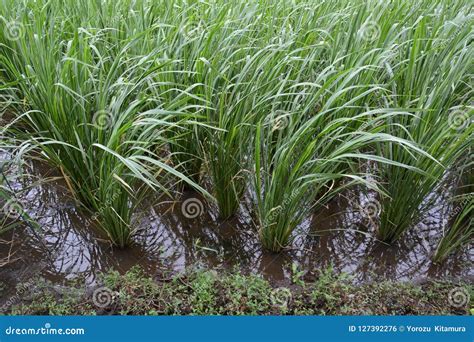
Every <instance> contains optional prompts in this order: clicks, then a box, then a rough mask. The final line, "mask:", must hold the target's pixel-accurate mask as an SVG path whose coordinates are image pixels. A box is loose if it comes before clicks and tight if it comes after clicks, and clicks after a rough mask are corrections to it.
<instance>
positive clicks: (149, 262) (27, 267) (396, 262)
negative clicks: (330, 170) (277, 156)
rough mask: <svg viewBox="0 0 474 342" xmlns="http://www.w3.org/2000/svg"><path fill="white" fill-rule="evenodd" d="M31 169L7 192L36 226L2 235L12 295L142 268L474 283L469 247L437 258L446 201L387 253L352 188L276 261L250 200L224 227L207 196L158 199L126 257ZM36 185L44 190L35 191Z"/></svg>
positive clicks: (54, 177)
mask: <svg viewBox="0 0 474 342" xmlns="http://www.w3.org/2000/svg"><path fill="white" fill-rule="evenodd" d="M30 167H31V170H29V173H30V174H32V175H36V176H29V177H27V178H26V179H22V180H21V179H17V180H15V179H13V180H12V181H11V182H10V186H12V187H13V188H14V190H15V191H16V192H17V193H18V194H19V196H18V198H17V201H18V203H20V204H21V206H22V208H23V210H24V211H25V212H26V213H28V215H29V216H30V217H31V218H32V219H34V220H35V221H36V222H38V224H39V228H35V227H33V226H31V225H28V224H23V225H21V226H17V227H15V228H14V229H12V230H10V231H8V232H7V233H4V234H3V235H2V236H1V244H0V259H1V260H3V261H4V263H3V266H2V267H1V268H0V279H1V280H2V282H3V287H4V288H5V289H7V292H8V290H11V291H12V292H13V291H15V287H16V286H17V285H18V284H20V283H22V282H26V281H28V280H30V279H34V278H35V277H40V278H44V279H46V280H49V281H50V282H51V283H52V284H55V285H58V286H61V285H63V284H65V283H66V281H68V280H73V279H78V280H79V281H80V282H84V285H86V286H90V287H93V286H96V285H97V282H98V275H99V274H100V273H102V272H107V271H109V270H112V269H113V270H117V271H119V272H120V273H125V272H126V271H127V270H129V269H130V268H131V267H133V266H135V265H139V266H141V267H142V268H143V269H144V270H145V272H146V274H148V275H150V276H151V277H154V278H156V279H161V278H166V277H169V276H170V275H172V274H176V273H179V272H182V271H185V270H186V269H189V268H202V269H216V270H219V269H227V270H232V269H233V268H234V267H239V268H240V269H241V270H242V271H244V272H251V273H255V274H260V275H262V276H263V277H264V278H266V279H268V280H270V281H271V282H272V283H274V284H285V283H288V282H289V281H290V280H291V275H292V268H294V267H295V265H296V267H297V269H298V270H299V271H302V272H304V274H305V277H307V278H308V279H311V277H312V276H313V275H314V274H317V272H318V271H319V270H321V269H323V268H326V267H329V266H332V267H333V268H334V270H335V271H336V272H345V273H348V274H349V275H351V276H352V277H353V279H354V282H356V283H366V282H371V281H378V280H384V279H387V280H396V281H408V282H422V281H424V280H426V279H439V278H442V279H448V278H449V279H454V280H456V279H462V280H464V281H472V279H474V270H473V268H472V260H473V258H474V249H473V248H472V245H470V246H468V247H466V248H464V249H463V250H461V251H459V252H458V253H456V254H455V255H452V256H451V257H449V258H448V259H447V260H446V261H445V262H444V263H442V264H435V263H433V262H432V261H431V256H432V254H433V252H434V250H435V248H436V245H437V242H438V241H439V232H440V231H441V230H442V229H443V227H444V226H446V225H447V217H448V214H449V206H448V205H447V203H446V199H445V198H443V197H441V196H439V197H438V198H437V201H436V204H435V205H434V206H433V208H432V210H431V211H430V213H429V215H428V216H427V217H425V218H424V220H423V221H422V222H420V223H419V224H418V225H416V226H415V227H413V228H412V229H411V230H409V232H408V233H407V234H406V235H405V236H404V237H403V238H402V239H400V240H399V241H398V242H397V243H396V244H394V245H392V246H389V245H386V244H384V243H381V242H378V241H377V240H376V239H375V238H374V228H373V227H372V225H371V224H370V219H367V217H366V216H364V212H363V211H361V210H360V208H362V207H367V203H365V204H364V202H367V201H371V199H370V198H369V197H367V196H366V195H364V194H362V193H359V192H357V191H355V190H352V191H346V192H344V193H341V194H340V195H339V196H338V197H336V198H335V199H334V200H333V201H331V202H330V203H329V204H328V206H327V207H326V208H325V209H324V210H322V211H318V212H313V213H312V215H311V216H310V217H308V218H307V219H306V220H305V221H304V222H303V223H302V224H301V225H300V226H299V228H298V229H297V230H296V231H295V233H294V235H295V236H294V241H293V243H292V245H291V247H290V248H288V249H287V250H285V251H284V252H282V253H278V254H277V253H272V252H268V251H266V250H264V249H263V248H262V246H261V244H260V242H259V240H258V232H257V231H256V228H255V224H254V223H253V222H254V219H253V218H252V215H251V210H250V208H249V206H250V204H249V203H250V201H243V204H242V205H241V208H240V210H239V214H238V215H236V216H235V217H233V218H232V219H229V220H226V221H221V220H219V219H218V217H217V215H216V214H215V212H216V211H215V210H214V208H212V206H209V205H208V204H207V203H206V201H205V200H204V198H202V197H201V196H200V195H199V194H197V193H195V192H193V191H187V192H185V193H184V194H183V196H182V198H181V199H180V201H176V202H171V201H160V200H157V201H156V203H152V202H150V203H149V206H144V207H143V208H142V209H143V211H142V212H141V213H139V214H138V215H137V217H136V218H135V220H134V221H135V225H136V226H135V227H134V230H135V233H134V236H133V241H134V243H133V245H132V246H131V247H129V248H126V249H123V250H121V249H118V248H115V247H113V246H112V245H111V244H110V243H109V242H108V241H107V240H106V239H104V236H103V235H101V234H100V233H99V232H98V230H97V229H95V228H94V226H93V223H92V222H91V219H90V215H86V214H84V212H82V211H80V210H78V209H77V208H76V206H75V204H74V201H73V200H72V198H70V196H69V192H68V190H67V186H66V184H65V182H64V181H63V180H62V179H61V177H60V176H61V175H60V174H58V173H57V172H55V171H50V170H48V168H47V167H45V166H43V165H37V164H33V165H31V166H30ZM33 182H36V183H37V184H38V185H36V186H31V185H32V183H33ZM433 196H437V195H436V194H433ZM7 295H8V294H7Z"/></svg>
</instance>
